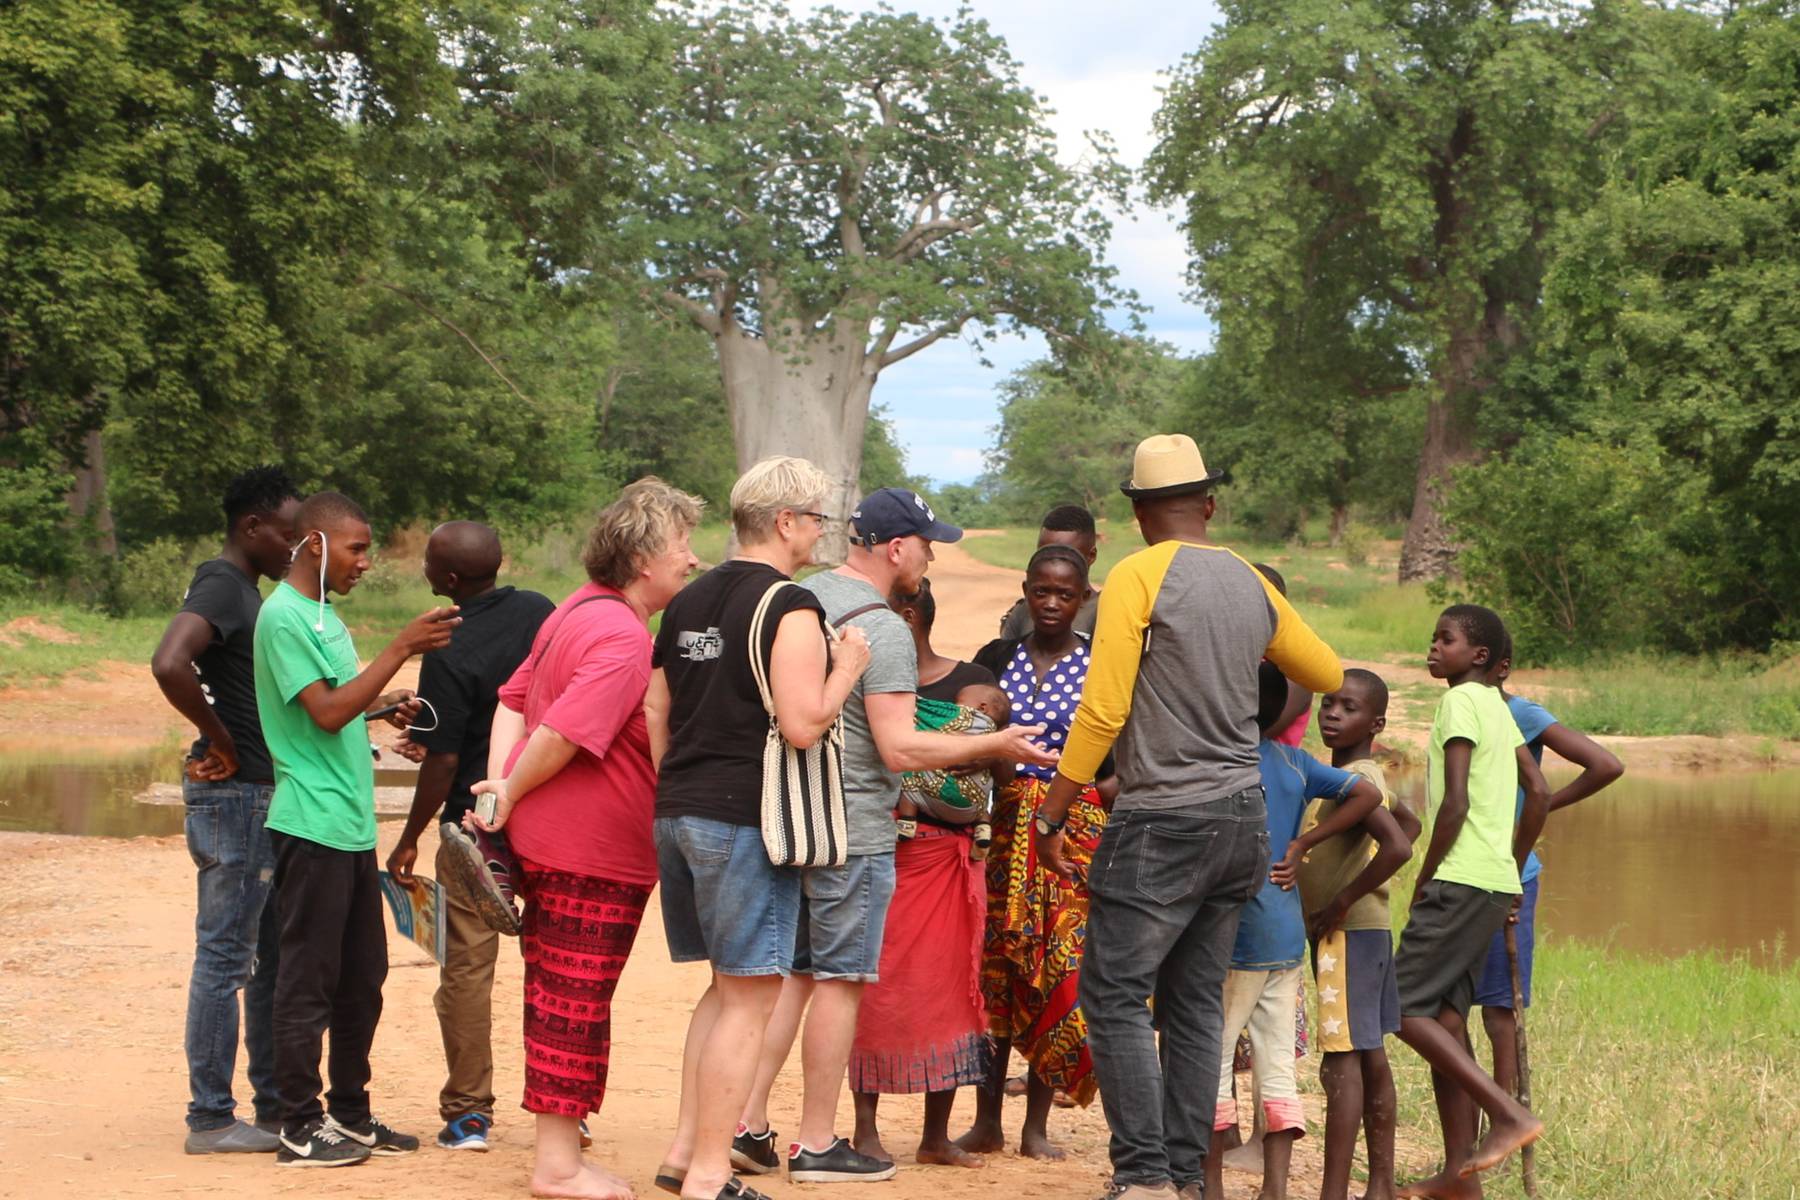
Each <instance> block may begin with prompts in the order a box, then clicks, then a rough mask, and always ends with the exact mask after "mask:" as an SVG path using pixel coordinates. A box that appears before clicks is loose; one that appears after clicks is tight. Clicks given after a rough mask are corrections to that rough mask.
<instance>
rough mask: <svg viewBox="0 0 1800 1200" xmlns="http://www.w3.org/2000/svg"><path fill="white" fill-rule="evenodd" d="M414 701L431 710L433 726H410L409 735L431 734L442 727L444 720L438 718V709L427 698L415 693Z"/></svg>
mask: <svg viewBox="0 0 1800 1200" xmlns="http://www.w3.org/2000/svg"><path fill="white" fill-rule="evenodd" d="M413 699H414V700H417V701H418V702H419V703H420V704H423V705H424V706H425V707H426V708H429V709H431V724H429V725H408V726H407V727H406V732H407V733H430V732H431V731H432V730H434V729H436V728H437V727H438V726H439V725H441V724H442V723H443V721H442V719H441V718H440V717H439V716H438V710H437V709H436V707H434V706H433V705H432V703H431V701H429V700H427V699H426V698H425V697H423V696H421V695H419V694H418V693H417V692H414V693H413Z"/></svg>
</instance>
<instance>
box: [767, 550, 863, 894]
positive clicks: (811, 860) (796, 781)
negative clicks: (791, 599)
mask: <svg viewBox="0 0 1800 1200" xmlns="http://www.w3.org/2000/svg"><path fill="white" fill-rule="evenodd" d="M798 586H800V585H799V584H797V583H795V582H794V581H793V580H791V579H782V580H778V581H777V582H775V583H772V584H770V585H769V590H768V591H766V592H764V593H763V595H762V599H761V600H759V601H758V602H757V605H756V613H755V615H753V616H752V617H751V618H750V673H751V674H752V675H754V676H756V690H757V691H758V692H760V693H761V694H762V702H763V708H764V709H765V710H766V711H767V712H768V714H769V735H768V738H767V740H765V741H764V743H763V777H762V836H763V848H764V849H766V850H767V851H768V852H769V861H771V862H773V863H774V864H775V865H776V866H778V867H841V866H843V865H844V863H845V862H846V861H847V860H848V859H849V856H850V851H849V846H850V834H849V829H848V825H847V822H846V819H845V816H844V717H843V714H842V713H840V714H838V717H837V719H836V720H834V721H832V723H831V728H830V729H827V730H826V731H825V735H824V736H823V737H821V738H820V739H819V740H818V741H817V742H814V743H813V744H812V746H811V747H810V748H808V749H805V750H799V749H796V748H795V747H793V746H791V745H789V744H788V740H787V739H786V738H784V737H782V736H781V726H780V724H779V723H778V722H777V721H776V720H775V697H774V695H773V693H771V692H770V691H769V671H768V667H767V665H766V664H765V663H764V662H763V660H762V654H761V647H762V640H763V625H764V623H765V621H766V619H767V617H768V615H769V605H770V603H771V602H772V601H773V600H774V599H775V593H777V592H779V591H780V590H781V589H782V588H785V587H798ZM827 636H829V635H827Z"/></svg>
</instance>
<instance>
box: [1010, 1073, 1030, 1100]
mask: <svg viewBox="0 0 1800 1200" xmlns="http://www.w3.org/2000/svg"><path fill="white" fill-rule="evenodd" d="M1006 1094H1007V1095H1008V1096H1023V1095H1024V1094H1025V1076H1023V1075H1009V1076H1007V1079H1006Z"/></svg>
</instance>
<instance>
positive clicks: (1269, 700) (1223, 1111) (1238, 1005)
mask: <svg viewBox="0 0 1800 1200" xmlns="http://www.w3.org/2000/svg"><path fill="white" fill-rule="evenodd" d="M1258 685H1259V686H1258V691H1259V697H1258V699H1259V703H1258V708H1257V714H1256V723H1257V728H1258V729H1259V730H1260V731H1261V733H1262V736H1263V740H1262V742H1261V743H1260V744H1259V745H1258V747H1257V753H1258V755H1259V757H1260V760H1261V761H1260V768H1261V772H1262V786H1263V802H1264V804H1265V806H1266V808H1267V810H1268V825H1269V860H1270V862H1271V863H1272V864H1273V869H1272V870H1271V871H1270V873H1269V878H1268V880H1266V881H1265V882H1264V884H1263V887H1262V890H1261V891H1259V892H1258V893H1257V894H1256V895H1255V896H1254V897H1252V898H1251V899H1250V901H1249V902H1248V903H1247V904H1245V905H1244V907H1243V911H1242V914H1241V916H1240V917H1239V918H1238V933H1237V943H1236V945H1235V946H1234V947H1233V948H1232V952H1231V971H1230V972H1229V974H1227V975H1226V977H1225V1028H1224V1036H1223V1037H1221V1038H1220V1041H1219V1045H1220V1046H1221V1047H1222V1048H1223V1051H1224V1052H1223V1054H1222V1055H1221V1059H1222V1061H1221V1063H1220V1067H1219V1096H1218V1107H1217V1109H1216V1110H1215V1113H1214V1117H1213V1135H1212V1145H1211V1147H1210V1148H1209V1150H1208V1152H1207V1155H1206V1193H1205V1195H1206V1200H1223V1197H1224V1195H1225V1189H1224V1177H1223V1171H1222V1169H1221V1163H1222V1160H1223V1158H1224V1156H1225V1135H1226V1133H1227V1131H1229V1130H1232V1129H1235V1128H1237V1124H1238V1112H1237V1101H1236V1100H1235V1099H1234V1098H1233V1096H1232V1083H1233V1078H1234V1077H1233V1075H1232V1070H1231V1065H1232V1064H1231V1060H1232V1051H1233V1049H1234V1048H1235V1045H1236V1042H1237V1038H1236V1036H1235V1035H1236V1034H1237V1031H1238V1030H1240V1029H1242V1028H1243V1027H1244V1025H1245V1023H1246V1022H1248V1024H1249V1026H1250V1047H1251V1058H1252V1069H1253V1070H1254V1072H1255V1079H1256V1090H1257V1092H1258V1093H1259V1094H1260V1096H1261V1098H1262V1107H1263V1116H1264V1118H1265V1122H1266V1124H1267V1126H1268V1129H1267V1132H1266V1133H1265V1134H1264V1135H1263V1184H1262V1191H1261V1193H1260V1195H1262V1196H1263V1197H1266V1198H1268V1200H1282V1198H1283V1197H1285V1196H1286V1195H1287V1178H1288V1162H1289V1159H1290V1158H1291V1156H1292V1154H1293V1147H1294V1139H1295V1138H1297V1137H1299V1136H1300V1135H1301V1133H1303V1132H1304V1131H1305V1129H1306V1121H1305V1117H1304V1114H1303V1113H1302V1112H1301V1109H1300V1093H1299V1091H1298V1089H1297V1088H1296V1087H1295V1081H1294V1055H1293V1045H1294V1007H1295V1005H1296V1003H1297V997H1298V995H1299V992H1300V971H1301V965H1300V964H1301V962H1302V960H1303V959H1304V958H1305V957H1306V921H1305V918H1304V916H1303V915H1302V913H1301V908H1300V893H1299V892H1298V891H1296V890H1294V873H1295V867H1296V865H1297V864H1298V863H1299V861H1300V858H1301V856H1302V855H1304V854H1305V853H1306V851H1307V850H1309V849H1310V848H1311V847H1313V846H1315V845H1318V844H1319V843H1320V842H1322V841H1324V840H1325V839H1326V838H1330V837H1335V836H1336V835H1337V834H1340V833H1343V832H1345V831H1346V830H1350V829H1354V828H1355V827H1356V826H1357V825H1359V824H1361V822H1362V821H1363V819H1364V818H1365V817H1367V816H1368V815H1369V814H1370V813H1371V812H1373V811H1374V809H1375V808H1376V806H1378V805H1379V804H1380V803H1381V792H1380V790H1379V789H1378V788H1376V786H1375V785H1374V784H1372V783H1370V782H1369V781H1368V780H1367V779H1364V778H1363V777H1362V776H1360V775H1353V774H1351V773H1350V772H1348V771H1340V770H1338V769H1337V768H1336V767H1328V766H1326V765H1325V764H1324V763H1322V762H1320V761H1319V760H1317V759H1316V758H1314V757H1313V756H1312V755H1310V754H1308V753H1306V752H1305V751H1304V750H1300V749H1297V748H1295V747H1293V746H1286V745H1283V744H1281V743H1279V742H1275V741H1271V740H1270V739H1269V731H1270V726H1272V725H1273V724H1275V723H1276V722H1277V721H1278V720H1279V719H1280V716H1281V712H1282V708H1283V706H1284V705H1285V704H1286V703H1287V697H1288V685H1287V680H1286V679H1285V678H1284V677H1283V676H1282V674H1281V670H1280V668H1278V667H1276V666H1275V664H1274V663H1269V662H1265V663H1263V664H1262V667H1261V669H1260V675H1259V678H1258ZM1320 797H1330V798H1332V799H1334V800H1337V801H1340V803H1339V804H1338V807H1337V810H1336V811H1335V812H1334V813H1333V814H1332V815H1331V816H1329V817H1327V818H1326V819H1325V820H1323V821H1321V822H1320V823H1319V824H1318V825H1316V826H1314V827H1313V828H1312V829H1309V830H1307V832H1306V833H1305V834H1304V835H1302V834H1301V833H1300V820H1301V817H1302V816H1304V815H1305V813H1306V807H1307V803H1308V802H1309V801H1312V800H1316V799H1319V798H1320Z"/></svg>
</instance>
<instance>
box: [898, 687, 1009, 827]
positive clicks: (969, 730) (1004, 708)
mask: <svg viewBox="0 0 1800 1200" xmlns="http://www.w3.org/2000/svg"><path fill="white" fill-rule="evenodd" d="M1007 713H1008V705H1007V701H1006V694H1005V693H1004V692H1002V691H1001V690H1000V689H999V688H997V687H995V686H994V685H993V684H988V683H974V684H970V685H969V686H968V687H965V688H963V689H962V690H960V691H958V692H957V693H956V699H955V700H954V701H950V700H933V699H930V698H927V697H924V696H921V697H919V700H918V708H917V710H916V715H915V724H916V726H917V727H918V728H919V729H921V730H929V731H934V732H937V733H961V734H970V735H977V734H984V733H992V732H994V731H995V730H996V729H999V728H1000V727H1001V726H1002V725H1005V724H1006V721H1007ZM993 795H994V776H993V772H992V771H990V770H989V769H988V768H987V767H986V766H968V767H953V768H950V769H947V770H928V771H907V772H904V773H903V774H902V775H901V776H900V802H899V804H897V805H896V806H895V809H894V814H895V817H896V821H897V824H898V826H899V832H900V838H901V840H902V841H905V840H907V839H909V838H911V837H913V836H914V835H916V834H917V833H918V829H919V818H920V817H924V818H925V819H926V820H927V821H932V822H935V823H937V824H940V825H951V826H957V827H961V826H973V827H974V834H975V848H974V851H973V853H972V857H975V858H982V857H985V856H986V854H987V847H988V843H989V842H991V841H992V840H993V828H992V826H991V825H990V824H989V820H990V816H991V813H992V806H993Z"/></svg>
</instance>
